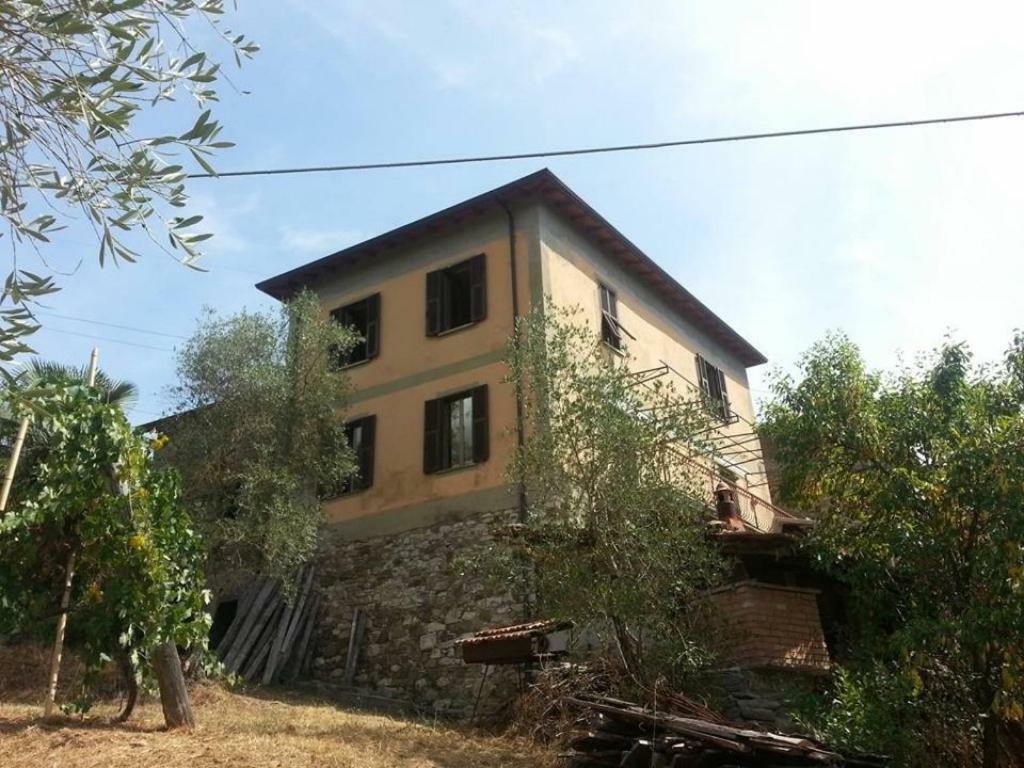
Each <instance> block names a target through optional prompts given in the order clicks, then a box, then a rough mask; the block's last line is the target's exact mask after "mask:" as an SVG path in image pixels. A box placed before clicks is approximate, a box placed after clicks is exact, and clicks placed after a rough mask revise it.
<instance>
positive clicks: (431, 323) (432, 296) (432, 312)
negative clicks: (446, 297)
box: [427, 270, 444, 336]
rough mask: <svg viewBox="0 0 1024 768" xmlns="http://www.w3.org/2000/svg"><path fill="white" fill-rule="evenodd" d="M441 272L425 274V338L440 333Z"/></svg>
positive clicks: (442, 277)
mask: <svg viewBox="0 0 1024 768" xmlns="http://www.w3.org/2000/svg"><path fill="white" fill-rule="evenodd" d="M443 281H444V273H443V270H436V271H434V272H428V273H427V336H437V334H439V333H440V332H441V286H442V284H443Z"/></svg>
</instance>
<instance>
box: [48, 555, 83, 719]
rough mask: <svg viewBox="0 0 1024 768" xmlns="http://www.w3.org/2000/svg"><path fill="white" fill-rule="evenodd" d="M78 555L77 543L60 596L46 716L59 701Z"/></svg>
mask: <svg viewBox="0 0 1024 768" xmlns="http://www.w3.org/2000/svg"><path fill="white" fill-rule="evenodd" d="M77 555H78V549H77V545H75V548H73V549H72V550H71V552H70V553H69V554H68V563H67V566H66V567H65V570H64V594H63V595H61V598H60V615H59V616H58V617H57V634H56V636H55V637H54V639H53V654H52V655H51V656H50V683H49V686H48V687H47V689H46V707H45V709H44V711H43V715H44V716H45V717H50V716H51V715H52V714H53V707H54V705H55V704H56V702H57V679H58V678H59V677H60V657H61V656H62V655H63V653H64V630H65V629H67V626H68V606H69V605H70V604H71V583H72V581H73V580H74V578H75V558H76V556H77Z"/></svg>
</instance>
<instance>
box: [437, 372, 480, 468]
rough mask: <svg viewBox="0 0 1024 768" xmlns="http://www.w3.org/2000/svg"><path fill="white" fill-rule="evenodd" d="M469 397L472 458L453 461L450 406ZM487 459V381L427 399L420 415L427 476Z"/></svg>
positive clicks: (474, 464)
mask: <svg viewBox="0 0 1024 768" xmlns="http://www.w3.org/2000/svg"><path fill="white" fill-rule="evenodd" d="M467 398H469V399H471V410H470V430H471V432H470V434H471V435H472V447H471V451H470V452H471V457H472V458H471V459H470V460H469V461H464V462H460V463H458V464H454V463H453V462H452V431H451V407H452V405H453V404H454V403H457V402H462V401H463V400H465V399H467ZM488 458H490V414H489V412H488V388H487V385H486V384H483V385H480V386H477V387H471V388H469V389H465V390H460V391H458V392H453V393H449V394H447V395H442V396H441V397H437V398H434V399H433V400H427V401H426V402H425V403H424V416H423V473H424V474H427V475H434V474H440V473H443V472H453V471H456V470H459V469H465V468H468V467H474V466H477V465H478V464H482V463H483V462H485V461H487V459H488Z"/></svg>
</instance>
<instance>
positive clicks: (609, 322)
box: [598, 283, 636, 350]
mask: <svg viewBox="0 0 1024 768" xmlns="http://www.w3.org/2000/svg"><path fill="white" fill-rule="evenodd" d="M598 290H599V291H600V294H601V341H603V342H604V343H605V344H607V345H608V346H610V347H611V348H612V349H619V350H621V349H622V335H623V334H625V335H626V336H629V338H631V339H633V341H636V338H635V337H634V336H633V334H631V333H630V332H629V331H627V330H626V329H625V328H623V327H622V323H620V322H619V300H618V297H617V296H616V295H615V291H613V290H612V289H611V288H609V287H608V286H607V285H605V284H604V283H599V284H598Z"/></svg>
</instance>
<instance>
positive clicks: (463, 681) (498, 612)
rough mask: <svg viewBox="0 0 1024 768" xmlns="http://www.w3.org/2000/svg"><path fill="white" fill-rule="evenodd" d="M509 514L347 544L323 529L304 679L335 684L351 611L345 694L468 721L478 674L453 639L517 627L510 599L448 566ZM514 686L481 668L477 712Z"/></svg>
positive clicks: (515, 602)
mask: <svg viewBox="0 0 1024 768" xmlns="http://www.w3.org/2000/svg"><path fill="white" fill-rule="evenodd" d="M513 517H514V513H513V512H512V511H507V512H485V513H480V514H477V515H473V516H471V517H468V518H465V519H460V520H452V521H449V522H442V523H438V524H436V525H432V526H430V527H427V528H420V529H415V530H408V531H403V532H401V533H395V534H393V535H388V536H377V537H374V538H368V539H364V540H357V541H353V540H349V539H347V538H346V537H345V535H344V534H343V532H339V531H337V530H332V528H330V527H328V528H327V530H326V531H325V533H324V536H323V538H322V541H323V543H322V545H321V552H320V555H319V558H318V580H319V582H320V588H321V591H322V595H323V608H322V609H321V613H320V617H319V621H318V626H317V630H316V634H315V636H314V647H313V666H312V674H313V678H314V679H315V680H319V681H321V682H324V683H330V684H338V685H340V684H342V683H343V681H344V674H345V660H346V657H347V654H348V646H349V635H350V632H351V628H352V618H353V614H354V612H355V609H356V608H360V609H362V610H363V612H364V614H365V621H366V623H365V630H364V633H363V637H362V644H361V652H360V653H359V656H358V663H357V666H356V674H355V679H354V681H353V686H352V687H353V688H355V689H357V690H359V691H362V692H365V693H369V694H372V695H375V696H382V697H386V698H389V699H399V700H404V701H407V702H410V703H412V704H413V705H415V706H416V707H417V708H419V709H422V710H424V711H428V712H433V713H438V714H444V715H452V716H463V715H466V714H468V713H469V712H470V710H471V709H472V707H473V700H474V697H475V695H476V692H477V686H478V685H479V684H480V681H481V677H482V674H483V669H482V668H481V667H480V666H476V665H466V664H464V663H463V662H462V659H461V658H460V656H459V654H458V651H457V650H456V649H455V648H454V646H453V643H454V641H455V640H456V639H458V638H459V637H461V636H463V635H465V634H467V633H470V632H474V631H476V630H479V629H483V628H486V627H494V626H502V625H507V624H513V623H516V622H518V621H521V620H522V618H523V606H522V601H521V599H520V598H519V596H514V595H512V594H511V593H508V592H506V593H504V594H495V593H494V592H493V588H489V586H488V585H486V584H483V583H481V582H480V580H479V579H477V578H469V577H467V578H462V577H459V576H458V575H457V574H456V573H455V570H454V567H453V566H454V565H455V564H456V559H457V558H459V557H460V556H465V555H466V554H468V553H470V552H471V551H472V550H473V549H474V547H478V546H480V545H485V544H486V543H488V542H489V541H491V540H492V531H493V529H494V527H495V526H496V525H498V524H501V523H503V522H508V521H511V520H512V519H513ZM516 685H517V678H516V675H515V671H514V670H510V669H502V668H498V669H494V670H491V673H490V675H489V676H488V678H487V683H486V686H485V688H484V693H483V699H482V703H481V707H480V712H481V714H484V715H487V714H490V713H493V712H494V711H495V709H496V708H497V707H499V706H500V705H502V704H504V703H505V702H507V701H508V700H509V699H510V698H511V696H512V695H513V694H514V693H515V691H516Z"/></svg>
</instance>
